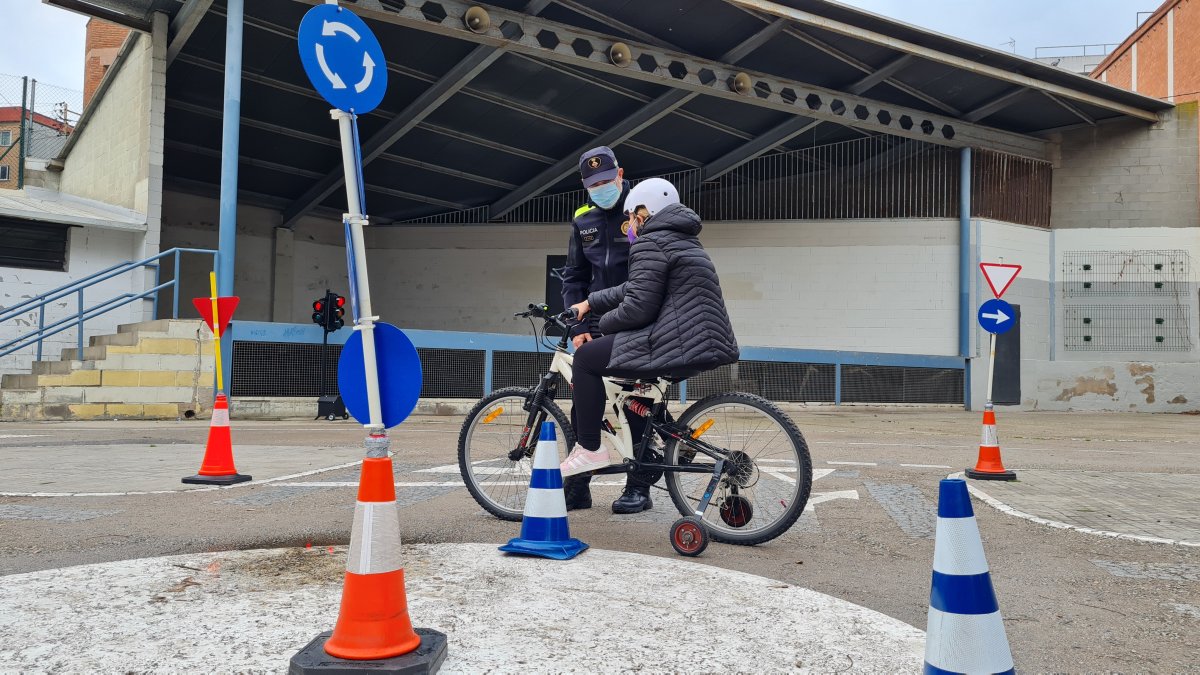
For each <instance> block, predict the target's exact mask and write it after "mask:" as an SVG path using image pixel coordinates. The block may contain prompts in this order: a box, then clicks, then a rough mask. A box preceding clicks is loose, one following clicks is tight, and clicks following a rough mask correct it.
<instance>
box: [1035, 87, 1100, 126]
mask: <svg viewBox="0 0 1200 675" xmlns="http://www.w3.org/2000/svg"><path fill="white" fill-rule="evenodd" d="M1042 93H1043V94H1044V95H1045V96H1046V98H1048V99H1050V100H1051V101H1054V102H1055V103H1057V104H1059V105H1060V106H1062V107H1063V108H1066V109H1067V110H1068V111H1070V112H1071V114H1073V115H1075V116H1076V117H1078V118H1079V119H1081V120H1083V121H1084V123H1086V124H1087V125H1088V126H1093V127H1094V126H1096V119H1095V118H1094V117H1092V116H1091V115H1089V114H1087V113H1085V112H1083V111H1082V110H1080V109H1079V106H1077V105H1075V104H1074V103H1071V102H1069V101H1064V100H1063V99H1062V98H1060V97H1058V96H1055V95H1054V94H1047V93H1046V92H1042Z"/></svg>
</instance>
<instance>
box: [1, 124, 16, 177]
mask: <svg viewBox="0 0 1200 675" xmlns="http://www.w3.org/2000/svg"><path fill="white" fill-rule="evenodd" d="M18 117H19V115H18ZM3 131H9V132H11V133H12V144H13V147H12V149H11V150H10V149H9V148H6V147H0V155H3V154H4V152H5V151H8V155H7V156H5V158H4V159H3V160H0V166H7V167H8V180H0V190H16V189H17V167H18V166H20V161H19V157H20V154H19V153H20V151H21V148H20V147H18V139H19V138H20V136H21V125H20V124H17V123H16V122H13V123H12V124H0V132H3Z"/></svg>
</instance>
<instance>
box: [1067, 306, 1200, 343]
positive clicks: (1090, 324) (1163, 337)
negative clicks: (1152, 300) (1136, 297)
mask: <svg viewBox="0 0 1200 675" xmlns="http://www.w3.org/2000/svg"><path fill="white" fill-rule="evenodd" d="M1189 314H1190V312H1189V308H1188V307H1187V306H1186V305H1152V306H1147V305H1076V306H1070V307H1066V308H1064V320H1063V341H1064V346H1065V347H1066V349H1068V350H1071V351H1110V352H1116V351H1122V352H1124V351H1131V352H1140V351H1190V350H1191V348H1192V340H1191V329H1190V321H1189V319H1190V317H1189Z"/></svg>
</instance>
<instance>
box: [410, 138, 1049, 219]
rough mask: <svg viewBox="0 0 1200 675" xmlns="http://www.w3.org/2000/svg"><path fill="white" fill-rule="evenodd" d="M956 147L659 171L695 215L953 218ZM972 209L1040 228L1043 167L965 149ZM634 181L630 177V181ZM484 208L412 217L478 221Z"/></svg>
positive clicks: (870, 150)
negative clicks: (714, 172)
mask: <svg viewBox="0 0 1200 675" xmlns="http://www.w3.org/2000/svg"><path fill="white" fill-rule="evenodd" d="M959 153H960V150H958V149H956V148H949V147H946V146H942V145H937V144H934V143H926V142H922V141H916V140H906V139H902V138H898V137H895V136H887V135H877V136H870V137H865V138H859V139H855V140H851V141H844V142H839V143H829V144H826V145H818V146H814V147H811V148H803V149H800V150H791V151H786V152H776V153H772V154H767V155H764V156H762V157H758V158H756V159H753V160H750V161H748V162H746V163H744V164H742V165H740V166H738V167H736V168H734V169H733V170H731V171H729V172H727V173H725V174H723V175H720V176H717V177H714V178H709V179H705V177H704V175H703V171H702V170H701V169H690V170H687V171H680V172H676V173H670V174H664V175H662V176H661V177H662V178H666V179H667V180H670V181H671V182H672V183H674V184H675V186H676V187H677V188H678V189H679V194H680V197H681V199H682V201H683V202H684V203H685V204H688V205H689V206H691V207H692V208H694V209H695V210H696V212H697V213H699V214H700V216H701V217H702V218H704V219H705V220H712V221H720V220H810V219H850V218H957V217H958V213H959V184H960V182H961V172H960V169H961V167H960V155H959ZM971 167H972V180H971V193H972V215H973V216H981V217H986V218H994V219H997V220H1003V221H1006V222H1011V223H1018V224H1022V225H1034V226H1039V227H1049V226H1050V188H1051V165H1050V164H1049V163H1048V162H1043V161H1038V160H1032V159H1027V158H1024V157H1016V156H1013V155H1006V154H1004V153H999V152H991V151H986V150H978V151H976V152H974V153H972V162H971ZM637 180H638V179H635V180H634V182H636V181H637ZM585 203H587V193H586V191H584V190H582V189H579V190H569V191H567V192H560V193H554V194H548V195H542V196H539V197H535V198H533V199H530V200H529V201H526V202H525V203H523V204H521V205H520V206H518V207H517V208H515V209H513V210H512V211H510V212H509V213H507V214H505V215H504V216H502V217H500V218H498V219H496V220H497V221H498V222H505V223H563V222H568V221H570V220H571V218H572V216H573V214H574V213H575V210H576V209H578V208H579V206H580V205H582V204H585ZM488 215H489V214H488V212H487V208H486V207H480V208H476V209H471V210H468V211H453V212H447V213H442V214H438V215H436V216H430V217H426V218H419V219H415V220H412V221H407V222H413V223H422V222H424V223H430V222H437V223H483V222H487V220H488Z"/></svg>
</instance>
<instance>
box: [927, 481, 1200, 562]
mask: <svg viewBox="0 0 1200 675" xmlns="http://www.w3.org/2000/svg"><path fill="white" fill-rule="evenodd" d="M962 477H963V472H962V471H959V472H958V473H952V474H950V475H949V476H947V478H962ZM967 489H968V490H970V491H971V494H973V495H975V496H976V497H978V498H979V499H982V500H983V501H985V502H987V503H988V505H989V506H991V507H992V508H994V509H996V510H997V511H1000V512H1001V513H1007V514H1008V515H1010V516H1016V517H1018V518H1024V519H1025V520H1028V521H1031V522H1034V523H1038V524H1039V525H1049V526H1050V527H1053V528H1057V529H1060V530H1075V531H1076V532H1083V533H1084V534H1094V535H1098V536H1101V537H1112V538H1113V539H1131V540H1133V541H1148V542H1150V543H1153V544H1176V545H1179V546H1196V547H1200V542H1197V541H1183V540H1181V539H1164V538H1162V537H1147V536H1144V535H1140V534H1125V533H1124V532H1110V531H1108V530H1095V529H1092V528H1090V527H1083V526H1082V525H1072V524H1070V523H1062V522H1059V521H1057V520H1048V519H1046V518H1041V517H1038V516H1034V515H1031V514H1028V513H1025V512H1024V511H1018V510H1016V509H1014V508H1013V507H1011V506H1009V505H1008V504H1005V503H1004V502H1002V501H1000V500H999V499H996V498H995V497H992V496H991V495H989V494H987V493H986V492H984V491H983V490H980V489H979V488H977V487H975V486H974V485H971V483H970V482H968V483H967Z"/></svg>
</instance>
